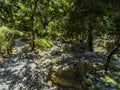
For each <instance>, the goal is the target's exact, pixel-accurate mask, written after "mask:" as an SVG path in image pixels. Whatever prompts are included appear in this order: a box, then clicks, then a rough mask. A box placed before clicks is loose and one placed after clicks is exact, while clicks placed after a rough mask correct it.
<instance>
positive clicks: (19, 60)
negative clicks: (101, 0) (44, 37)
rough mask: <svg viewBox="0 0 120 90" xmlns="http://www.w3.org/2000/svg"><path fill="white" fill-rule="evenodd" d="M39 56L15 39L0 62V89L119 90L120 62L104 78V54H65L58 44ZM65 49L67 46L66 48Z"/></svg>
mask: <svg viewBox="0 0 120 90" xmlns="http://www.w3.org/2000/svg"><path fill="white" fill-rule="evenodd" d="M54 45H55V46H54V48H52V49H51V50H49V51H44V52H40V53H36V52H26V48H27V47H28V46H27V44H25V43H24V42H22V41H21V40H20V39H15V47H16V49H15V51H14V53H13V54H12V55H11V56H9V57H8V58H6V59H5V60H2V61H1V62H0V90H97V89H98V90H120V72H119V70H120V59H119V58H118V57H116V59H113V60H114V62H112V63H111V70H110V71H109V73H108V75H105V71H104V70H103V69H104V67H103V66H104V62H105V59H106V56H107V55H106V54H102V53H98V52H84V53H79V52H69V53H68V52H65V51H62V50H61V47H62V46H63V44H62V43H60V42H54ZM67 46H68V45H67Z"/></svg>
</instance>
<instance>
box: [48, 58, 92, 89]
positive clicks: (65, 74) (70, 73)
mask: <svg viewBox="0 0 120 90" xmlns="http://www.w3.org/2000/svg"><path fill="white" fill-rule="evenodd" d="M91 71H92V64H91V63H89V62H87V61H82V60H73V61H64V63H60V61H58V62H57V63H56V64H55V65H54V66H53V67H52V70H51V72H52V73H51V77H50V78H51V80H52V81H53V82H54V83H56V84H60V85H62V86H67V87H74V88H77V89H79V90H83V89H82V88H83V83H84V81H85V76H86V73H88V72H91Z"/></svg>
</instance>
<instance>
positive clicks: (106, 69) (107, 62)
mask: <svg viewBox="0 0 120 90" xmlns="http://www.w3.org/2000/svg"><path fill="white" fill-rule="evenodd" d="M119 47H120V42H119V43H118V45H117V46H116V47H115V49H113V50H112V51H111V52H110V54H109V55H108V57H107V60H106V63H105V71H106V73H107V71H108V67H109V63H110V61H111V58H112V56H113V54H114V53H115V52H116V51H117V50H118V49H119Z"/></svg>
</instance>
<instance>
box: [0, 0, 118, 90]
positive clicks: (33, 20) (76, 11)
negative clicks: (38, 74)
mask: <svg viewBox="0 0 120 90" xmlns="http://www.w3.org/2000/svg"><path fill="white" fill-rule="evenodd" d="M16 39H20V40H21V41H22V42H24V43H25V44H26V45H24V47H25V48H22V49H21V52H22V53H20V57H21V56H22V55H23V53H30V52H32V53H33V52H34V54H35V55H41V53H43V52H49V51H51V57H52V55H53V56H54V55H55V58H52V61H51V62H52V66H51V67H52V69H53V70H52V69H51V68H48V69H49V73H48V75H47V77H48V79H49V80H50V81H51V83H53V84H55V85H58V86H61V87H62V89H61V88H57V89H49V88H48V89H43V88H41V87H37V88H35V87H34V88H32V87H29V88H28V89H24V88H23V89H18V90H97V89H98V90H120V48H119V47H120V0H0V63H1V64H0V65H2V64H4V63H3V62H4V59H6V58H7V59H8V58H10V57H16V56H13V55H15V54H14V53H15V52H17V51H15V50H16V49H17V48H18V47H17V45H16V41H15V40H16ZM22 42H21V43H22ZM19 43H20V42H19ZM19 43H17V44H19ZM56 43H57V44H58V43H59V44H60V45H58V46H57V45H56ZM56 47H57V48H56ZM53 48H54V50H53ZM58 48H59V50H58ZM18 51H19V50H18ZM88 52H89V54H88V56H89V55H90V54H91V53H92V54H95V56H93V57H95V58H96V57H97V58H100V57H104V60H103V61H102V62H100V63H99V64H102V70H104V71H105V73H104V76H101V75H100V76H99V75H98V76H95V75H96V74H95V73H92V75H94V77H95V78H97V77H98V78H100V77H107V80H110V81H112V80H113V78H112V79H111V78H110V77H113V76H117V77H118V78H117V80H116V83H117V84H116V85H115V88H107V87H106V85H107V84H106V83H105V82H104V85H100V86H97V84H96V83H94V80H92V79H91V78H88V79H83V78H84V77H86V75H87V73H88V72H87V71H88V70H86V69H85V70H84V71H83V68H84V67H85V68H86V65H87V64H88V63H89V64H91V62H90V61H89V60H88V61H87V63H86V61H85V62H84V65H85V66H84V65H82V64H81V63H82V62H78V61H77V62H78V63H77V64H76V67H75V70H78V71H76V72H77V73H76V74H75V75H76V76H75V75H73V74H72V73H75V72H74V70H73V69H71V70H70V71H69V70H68V71H64V72H62V71H60V72H59V73H57V72H56V71H54V70H56V69H54V68H55V67H54V65H56V64H57V65H58V64H60V62H59V60H58V61H55V59H56V58H58V57H60V56H61V55H62V54H65V55H68V54H70V56H69V58H68V59H71V57H72V56H74V57H72V60H71V61H69V60H68V59H66V60H67V61H66V60H63V61H61V62H62V64H64V63H67V64H69V65H72V64H74V63H75V61H74V59H76V57H77V56H78V57H77V59H78V58H79V59H80V60H81V61H82V60H83V61H84V59H83V57H84V55H83V54H85V53H88ZM98 53H99V54H100V57H99V56H97V55H98ZM16 55H17V53H16ZM82 55H83V56H82ZM23 56H24V57H25V58H31V59H32V60H33V61H34V59H36V57H34V55H33V54H31V56H29V57H27V56H26V54H25V55H23ZM91 57H92V56H91ZM91 57H90V58H91ZM115 57H117V58H119V62H118V63H119V64H118V63H116V64H115V61H116V60H115ZM39 60H41V58H39ZM85 60H86V57H85ZM39 62H41V61H39ZM72 62H73V63H72ZM95 62H96V61H95ZM95 62H92V64H94V63H95ZM71 63H72V64H71ZM113 63H114V65H113ZM40 64H41V65H42V63H40ZM117 64H118V66H117V67H115V65H117ZM50 65H51V64H50ZM87 66H89V65H87ZM93 66H94V65H93ZM0 67H1V66H0ZM56 67H57V66H56ZM61 67H64V65H63V66H61ZM65 67H66V66H65ZM97 67H99V69H101V68H100V66H97ZM58 68H59V67H58ZM58 68H57V70H58ZM76 68H77V69H76ZM81 68H82V69H81ZM88 68H89V67H88ZM59 69H60V68H59ZM79 69H80V70H79ZM51 70H52V71H51ZM95 70H96V69H95ZM95 70H94V71H95ZM58 71H59V70H58ZM0 72H2V71H0ZM83 72H85V74H83ZM91 72H92V71H89V73H90V74H91ZM111 72H115V74H113V73H112V75H111ZM53 73H55V75H56V77H57V75H58V76H61V77H62V76H64V79H63V78H62V79H58V78H54V77H52V74H53ZM102 73H103V72H102ZM66 74H69V75H68V76H67V75H66ZM97 74H98V73H97ZM108 76H109V78H108ZM68 77H69V78H71V77H74V78H76V77H77V79H78V80H79V84H78V83H77V84H76V83H74V82H71V81H70V82H69V81H65V80H66V78H68ZM79 77H80V78H79ZM88 77H89V76H88ZM0 78H2V75H0ZM104 79H105V78H104ZM75 80H76V79H75ZM114 81H115V80H114ZM0 82H1V81H0ZM75 82H77V80H76V81H75ZM96 82H99V81H96ZM38 83H39V82H38ZM38 83H37V84H36V85H38V86H39V84H38ZM95 85H96V86H95ZM0 87H1V85H0ZM64 87H65V88H64ZM88 87H90V88H88ZM108 87H110V86H108ZM111 87H112V86H111ZM0 90H14V89H13V88H11V89H0ZM15 90H16V89H15Z"/></svg>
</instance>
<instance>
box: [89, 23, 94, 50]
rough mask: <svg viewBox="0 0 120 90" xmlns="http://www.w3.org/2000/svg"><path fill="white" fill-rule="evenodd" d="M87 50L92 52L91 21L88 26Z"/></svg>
mask: <svg viewBox="0 0 120 90" xmlns="http://www.w3.org/2000/svg"><path fill="white" fill-rule="evenodd" d="M88 51H90V52H93V25H92V22H91V21H90V22H89V27H88Z"/></svg>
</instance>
